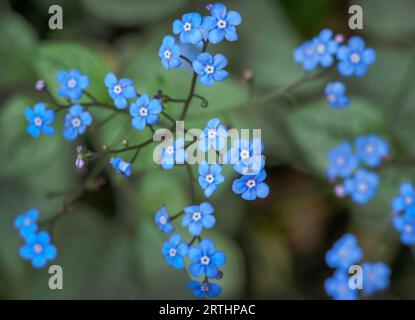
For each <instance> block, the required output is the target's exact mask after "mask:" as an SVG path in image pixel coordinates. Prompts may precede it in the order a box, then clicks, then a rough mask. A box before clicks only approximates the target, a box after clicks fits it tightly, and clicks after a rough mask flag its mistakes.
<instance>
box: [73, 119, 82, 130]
mask: <svg viewBox="0 0 415 320" xmlns="http://www.w3.org/2000/svg"><path fill="white" fill-rule="evenodd" d="M80 125H81V119H79V118H73V119H72V126H73V127H75V128H78V127H79V126H80Z"/></svg>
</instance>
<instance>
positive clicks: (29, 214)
mask: <svg viewBox="0 0 415 320" xmlns="http://www.w3.org/2000/svg"><path fill="white" fill-rule="evenodd" d="M38 216H39V212H38V211H37V210H36V209H30V210H29V211H26V212H25V213H23V214H21V215H20V216H18V217H17V218H16V219H15V220H14V226H15V227H16V228H17V229H19V232H20V235H21V236H22V237H23V238H26V237H27V236H29V235H31V234H34V233H35V232H36V230H37V218H38Z"/></svg>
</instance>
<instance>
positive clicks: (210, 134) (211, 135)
mask: <svg viewBox="0 0 415 320" xmlns="http://www.w3.org/2000/svg"><path fill="white" fill-rule="evenodd" d="M215 137H216V129H208V138H209V139H213V138H215Z"/></svg>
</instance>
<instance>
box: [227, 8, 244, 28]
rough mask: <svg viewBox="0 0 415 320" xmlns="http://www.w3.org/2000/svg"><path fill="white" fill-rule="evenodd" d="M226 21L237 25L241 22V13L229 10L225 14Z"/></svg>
mask: <svg viewBox="0 0 415 320" xmlns="http://www.w3.org/2000/svg"><path fill="white" fill-rule="evenodd" d="M226 22H227V23H228V24H231V25H234V26H238V25H240V24H241V23H242V18H241V15H240V14H239V13H238V12H236V11H229V12H228V14H227V15H226Z"/></svg>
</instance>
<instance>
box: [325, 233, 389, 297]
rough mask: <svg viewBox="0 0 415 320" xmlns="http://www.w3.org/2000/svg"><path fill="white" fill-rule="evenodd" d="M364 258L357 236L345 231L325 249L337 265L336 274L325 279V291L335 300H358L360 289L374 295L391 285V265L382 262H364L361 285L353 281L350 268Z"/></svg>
mask: <svg viewBox="0 0 415 320" xmlns="http://www.w3.org/2000/svg"><path fill="white" fill-rule="evenodd" d="M362 258H363V251H362V249H361V248H360V247H359V244H358V242H357V239H356V237H355V236H354V235H353V234H350V233H347V234H345V235H343V236H342V237H341V238H340V239H339V240H338V241H337V242H336V243H335V244H334V245H333V247H332V248H331V249H330V250H328V251H327V253H326V263H327V265H328V266H329V267H330V268H332V269H336V270H335V272H334V274H333V276H332V277H330V278H328V279H326V281H325V282H324V288H325V290H326V293H327V294H328V295H329V296H330V297H332V298H333V299H335V300H355V299H357V298H358V289H361V290H362V293H363V295H364V296H365V297H368V296H370V295H373V294H375V293H377V292H379V291H382V290H384V289H386V288H387V287H388V286H389V277H390V273H391V271H390V268H389V267H388V266H387V265H386V264H385V263H383V262H377V263H363V264H362V265H361V270H362V274H361V277H362V287H361V288H359V287H357V288H355V287H352V286H351V285H350V282H351V281H350V280H351V279H350V277H351V274H350V273H349V268H350V267H351V266H353V265H355V264H356V263H358V262H359V261H361V260H362Z"/></svg>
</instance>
